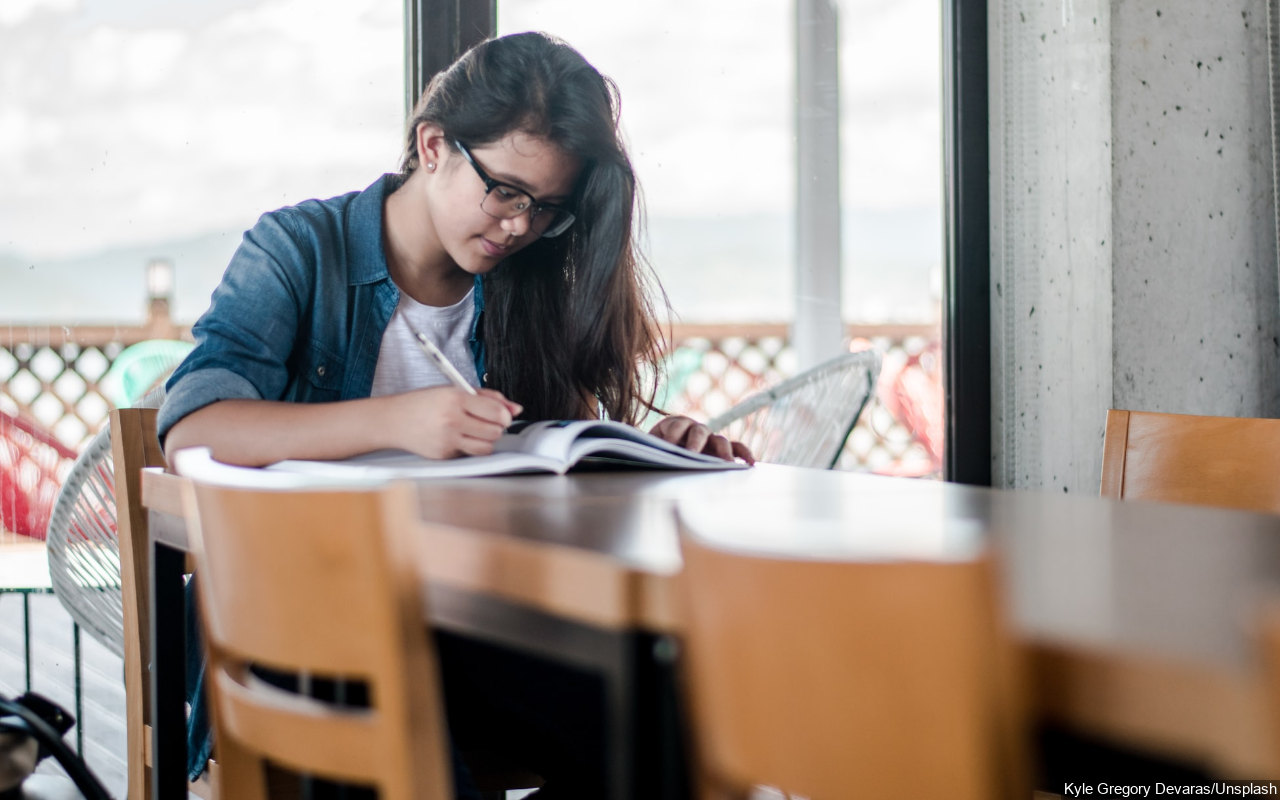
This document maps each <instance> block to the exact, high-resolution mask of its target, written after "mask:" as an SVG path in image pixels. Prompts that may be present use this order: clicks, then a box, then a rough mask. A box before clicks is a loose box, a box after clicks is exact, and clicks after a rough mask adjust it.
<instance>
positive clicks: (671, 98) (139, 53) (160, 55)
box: [0, 0, 941, 257]
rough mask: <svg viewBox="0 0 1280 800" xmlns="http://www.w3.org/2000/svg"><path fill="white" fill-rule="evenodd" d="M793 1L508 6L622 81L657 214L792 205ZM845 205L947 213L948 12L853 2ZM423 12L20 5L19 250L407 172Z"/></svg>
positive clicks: (250, 212) (849, 5) (12, 121)
mask: <svg viewBox="0 0 1280 800" xmlns="http://www.w3.org/2000/svg"><path fill="white" fill-rule="evenodd" d="M790 9H791V4H790V3H788V2H778V1H777V0H739V2H735V3H734V4H731V5H726V4H724V3H718V2H690V1H689V0H650V2H647V3H628V4H622V3H600V2H594V1H593V0H518V1H516V2H504V3H501V4H499V12H498V13H499V26H500V29H501V30H502V31H503V32H509V31H514V30H526V29H539V30H548V31H551V32H554V33H556V34H557V35H560V36H562V37H563V38H565V39H566V40H567V41H569V42H570V43H571V44H573V45H574V46H575V47H577V48H578V49H579V50H581V51H582V52H583V54H584V55H585V56H586V57H587V58H588V59H589V60H591V61H592V62H593V63H595V64H596V65H597V66H598V67H599V68H600V69H601V70H602V71H603V72H605V73H606V74H608V75H610V76H612V77H613V78H614V79H615V80H616V81H617V82H618V84H619V87H620V89H621V91H622V95H623V124H624V128H625V133H626V136H627V139H628V141H629V143H630V146H631V151H632V157H633V159H634V161H635V165H636V169H637V171H638V173H639V175H640V177H641V180H642V183H643V185H644V187H645V191H646V199H647V202H648V208H649V212H650V214H651V215H652V216H658V215H698V214H705V213H709V212H714V213H720V214H734V213H744V214H746V213H786V212H787V211H788V210H789V209H790V207H791V203H792V197H793V194H794V186H793V184H794V178H793V176H792V172H793V166H792V164H793V160H794V144H793V130H792V124H793V122H792V119H793V112H792V109H791V102H792V100H791V98H792V94H793V82H794V66H793V63H792V58H791V55H790V47H791V36H792V33H791V31H792V25H793V21H792V19H791V17H790V14H791V10H790ZM840 13H841V30H842V33H841V40H842V51H841V60H842V80H843V87H844V88H843V97H842V117H843V126H844V130H843V147H842V161H843V164H842V174H843V179H844V187H845V188H844V197H845V201H846V202H847V203H853V204H860V205H861V204H865V205H867V206H870V207H885V206H894V205H901V206H910V205H920V204H929V203H934V204H936V203H937V202H938V201H937V197H938V192H939V186H940V185H941V180H940V177H939V165H938V153H939V152H940V149H941V129H940V123H939V117H938V106H939V105H940V100H939V98H938V96H937V85H938V84H939V83H940V80H939V77H938V58H939V57H938V49H939V43H938V33H937V32H938V28H939V25H940V23H939V21H938V19H937V11H936V9H934V8H933V7H932V6H931V5H930V4H928V3H922V2H921V0H911V2H884V0H843V1H842V2H841V4H840ZM401 30H402V21H401V9H400V4H398V3H388V2H386V0H335V1H333V2H323V3H322V2H314V0H260V2H250V0H234V1H233V2H219V3H213V2H191V3H182V4H174V3H168V4H161V3H159V2H158V0H110V2H76V0H0V152H3V153H5V158H3V159H0V186H2V187H3V190H0V248H4V247H11V248H15V249H20V250H23V251H25V252H27V253H29V254H30V255H32V256H35V257H40V256H55V255H66V254H71V253H77V252H85V251H88V250H93V249H98V248H102V247H108V246H116V245H121V244H129V243H135V242H145V241H151V240H157V239H170V238H173V237H177V236H186V235H194V234H198V233H201V232H205V231H209V230H224V229H228V228H230V229H242V228H244V227H247V226H248V225H249V224H251V223H252V221H253V219H255V218H256V217H257V215H258V214H259V213H261V212H262V211H265V210H269V209H271V208H275V207H278V206H281V205H284V204H288V203H294V202H298V201H299V200H302V199H305V198H307V197H314V196H330V195H333V194H338V193H341V192H344V191H350V190H352V189H358V188H362V187H364V186H366V185H367V184H368V183H370V182H371V181H372V180H373V179H374V178H375V177H376V176H377V175H378V174H379V173H381V172H383V171H387V170H394V169H395V168H396V167H397V163H398V157H399V151H400V142H401V137H402V127H403V112H404V99H403V83H402V81H403V72H404V70H403V36H402V32H401Z"/></svg>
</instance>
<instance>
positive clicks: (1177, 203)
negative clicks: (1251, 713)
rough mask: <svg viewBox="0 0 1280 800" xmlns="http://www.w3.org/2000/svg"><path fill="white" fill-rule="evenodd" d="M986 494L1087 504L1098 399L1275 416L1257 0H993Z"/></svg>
mask: <svg viewBox="0 0 1280 800" xmlns="http://www.w3.org/2000/svg"><path fill="white" fill-rule="evenodd" d="M992 8H993V12H992V14H991V17H990V25H991V38H990V42H991V46H990V54H991V74H992V105H991V134H992V159H991V162H992V173H993V174H992V187H991V189H992V290H991V300H992V309H993V314H992V319H993V329H992V343H993V353H992V364H993V387H992V388H993V406H994V408H993V412H994V416H995V419H994V428H995V434H994V438H995V441H994V442H993V445H994V448H993V452H994V458H995V465H994V470H993V478H994V482H995V483H996V485H1000V486H1016V487H1026V488H1046V489H1051V490H1053V491H1069V492H1085V493H1088V494H1094V493H1096V492H1097V491H1098V478H1099V473H1100V468H1101V448H1102V433H1103V428H1104V423H1105V416H1106V411H1107V409H1108V408H1130V409H1143V410H1156V411H1173V412H1180V413H1196V414H1218V415H1233V416H1275V415H1276V414H1277V412H1280V388H1278V387H1277V385H1276V378H1277V358H1278V353H1280V344H1278V343H1277V342H1278V341H1280V340H1278V338H1277V337H1278V336H1280V320H1278V319H1277V318H1278V317H1280V311H1278V308H1280V300H1278V298H1277V288H1276V253H1275V241H1274V230H1275V228H1274V223H1275V216H1274V215H1275V208H1274V203H1273V201H1272V182H1271V157H1270V124H1269V120H1268V115H1269V107H1268V84H1267V47H1266V31H1265V27H1266V25H1265V6H1264V0H1222V2H1216V3H1212V4H1210V3H1202V2H1200V0H1125V2H1107V0H1066V1H1064V0H1053V2H1049V0H996V2H995V3H994V4H993V7H992Z"/></svg>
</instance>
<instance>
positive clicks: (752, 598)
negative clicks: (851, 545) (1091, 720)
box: [678, 522, 1030, 800]
mask: <svg viewBox="0 0 1280 800" xmlns="http://www.w3.org/2000/svg"><path fill="white" fill-rule="evenodd" d="M678 525H679V527H680V529H681V530H680V540H681V548H682V552H683V556H684V569H683V571H682V573H681V578H680V582H681V584H682V585H683V590H684V591H683V597H684V606H685V611H684V616H685V642H684V655H685V659H684V663H685V682H686V686H687V692H688V699H689V701H690V706H691V708H692V715H691V718H692V729H693V737H692V738H693V742H694V748H693V749H694V751H695V773H696V775H697V783H698V788H699V793H698V796H699V797H701V798H704V800H709V798H726V797H745V796H747V795H748V793H749V792H750V791H751V789H752V787H753V786H768V787H773V788H775V789H778V790H781V791H784V792H787V793H790V794H796V795H802V796H804V797H808V798H812V800H835V798H844V797H857V798H859V800H878V799H879V798H884V799H885V800H898V799H899V798H904V797H929V798H933V797H946V798H950V799H951V800H964V799H966V798H971V799H972V800H978V799H979V798H981V799H982V800H990V798H996V797H1004V798H1012V797H1018V798H1026V797H1029V796H1030V791H1029V785H1030V784H1029V774H1028V771H1027V766H1026V765H1027V760H1026V755H1025V752H1026V751H1025V748H1026V741H1025V737H1024V731H1023V729H1022V725H1021V720H1022V719H1023V710H1022V700H1021V690H1020V685H1019V681H1018V675H1019V674H1020V670H1019V669H1017V667H1016V659H1015V655H1014V650H1013V645H1012V643H1011V639H1010V638H1009V637H1008V635H1007V634H1006V632H1005V631H1004V629H1003V627H1002V624H1001V622H1000V620H999V616H998V614H997V610H996V609H997V604H996V600H997V597H996V594H997V593H996V591H995V589H994V569H993V565H992V563H991V562H990V561H989V560H986V559H980V560H976V561H967V562H919V561H916V562H907V561H875V562H859V563H854V562H849V561H829V560H828V561H818V560H814V561H803V560H783V559H779V558H770V557H767V556H759V555H746V554H742V553H735V552H730V551H728V550H725V549H720V548H717V547H714V546H710V545H708V544H705V543H702V542H700V541H699V540H698V538H697V537H696V536H695V535H693V534H692V533H691V532H690V531H689V530H688V528H687V525H686V524H685V523H684V522H678Z"/></svg>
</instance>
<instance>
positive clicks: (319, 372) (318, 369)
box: [316, 364, 324, 378]
mask: <svg viewBox="0 0 1280 800" xmlns="http://www.w3.org/2000/svg"><path fill="white" fill-rule="evenodd" d="M316 374H317V375H319V376H320V377H321V378H323V377H324V365H323V364H321V365H320V366H318V367H316Z"/></svg>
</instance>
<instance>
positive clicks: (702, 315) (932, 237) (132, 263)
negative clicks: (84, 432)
mask: <svg viewBox="0 0 1280 800" xmlns="http://www.w3.org/2000/svg"><path fill="white" fill-rule="evenodd" d="M241 236H242V231H239V230H237V231H213V232H209V233H206V234H202V235H200V236H195V237H189V238H182V239H173V240H169V241H162V242H153V243H150V244H143V245H134V246H129V247H121V248H115V249H110V250H105V251H102V252H98V253H92V254H87V255H80V256H75V257H71V258H61V259H26V258H23V257H22V255H21V254H18V253H12V252H8V253H5V252H0V323H17V324H48V323H62V324H71V323H77V324H90V323H118V324H134V323H138V322H141V321H142V320H143V319H144V318H145V314H146V266H147V263H148V262H149V261H150V260H151V259H153V258H165V259H168V260H169V261H171V262H173V265H174V294H173V302H172V311H173V316H174V318H175V319H176V320H178V321H180V322H186V323H190V322H192V321H194V320H195V319H196V317H198V316H199V315H200V314H201V313H202V312H203V311H204V310H205V308H206V307H207V306H208V304H209V295H210V293H211V292H212V291H213V289H214V287H215V286H216V285H217V284H218V281H219V280H220V279H221V277H222V272H223V270H224V269H225V268H226V265H227V262H228V261H229V260H230V258H231V256H232V254H233V253H234V252H235V249H236V247H237V246H238V245H239V244H240V240H241ZM843 236H844V251H845V258H844V261H845V272H844V276H843V295H844V308H845V317H846V318H848V319H856V320H858V321H873V322H878V321H923V320H926V319H929V318H930V316H931V314H932V312H933V304H934V300H935V298H933V297H932V296H931V293H932V292H934V291H936V287H935V283H936V279H935V273H936V272H937V270H938V268H939V264H940V253H941V246H940V237H941V222H940V220H939V219H938V213H937V211H936V209H935V210H930V209H908V210H904V211H888V212H883V211H875V212H870V211H853V212H850V213H849V214H847V215H846V218H845V226H844V232H843ZM647 238H648V253H649V257H650V261H651V263H652V265H653V268H654V270H655V272H656V273H657V274H658V277H659V279H660V280H661V281H662V283H663V286H664V287H665V289H666V291H667V293H668V296H669V297H670V299H671V305H672V308H673V309H674V310H675V312H676V314H677V316H678V317H679V318H680V319H681V320H683V321H686V322H720V321H742V320H752V321H757V320H759V321H782V320H786V319H788V318H790V316H791V314H792V310H793V302H794V301H793V298H794V294H795V289H794V283H795V280H794V277H793V275H792V268H791V263H792V258H793V256H792V251H793V249H794V247H793V238H794V233H793V225H792V222H791V220H790V219H789V218H788V217H785V216H783V215H752V216H732V217H706V218H688V217H680V218H673V217H654V218H651V219H650V220H649V224H648V237H647Z"/></svg>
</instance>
